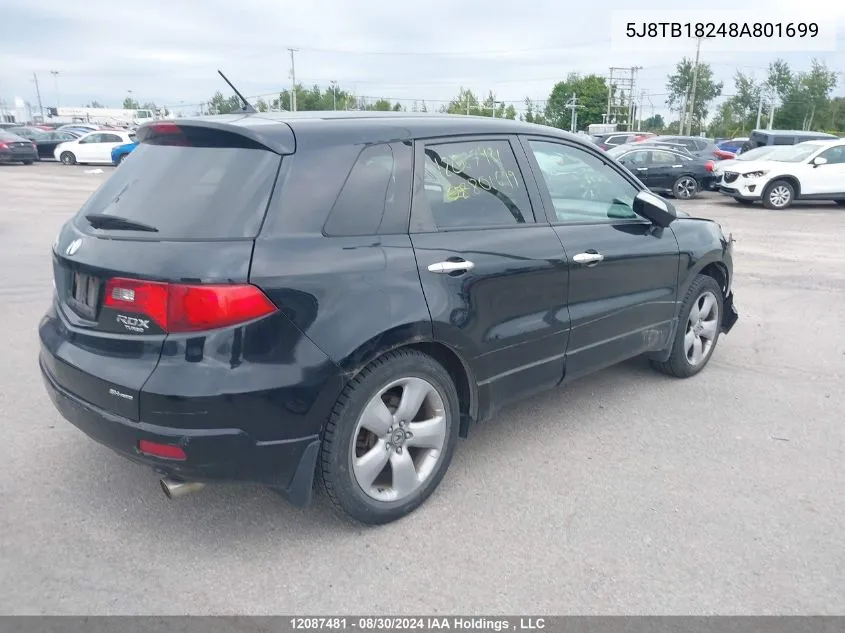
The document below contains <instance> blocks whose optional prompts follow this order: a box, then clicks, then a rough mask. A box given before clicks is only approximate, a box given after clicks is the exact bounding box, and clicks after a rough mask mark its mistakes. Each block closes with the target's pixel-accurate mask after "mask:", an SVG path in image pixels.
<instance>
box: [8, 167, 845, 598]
mask: <svg viewBox="0 0 845 633" xmlns="http://www.w3.org/2000/svg"><path fill="white" fill-rule="evenodd" d="M97 170H101V171H100V172H99V173H89V172H92V171H94V172H96V171H97ZM110 171H111V168H110V167H102V168H98V167H83V166H76V167H63V166H61V165H58V164H49V163H41V164H36V165H32V166H27V167H25V166H0V271H2V272H0V278H2V283H0V300H2V306H3V309H2V310H0V323H2V327H0V332H2V349H3V358H2V367H0V372H2V373H0V416H2V419H1V420H0V424H1V425H2V430H3V440H2V442H0V461H2V467H0V613H3V614H142V613H147V614H182V613H190V614H210V613H213V614H262V615H264V614H281V613H310V614H316V613H320V614H329V613H349V614H362V613H364V614H366V613H381V614H388V613H394V614H407V613H417V614H419V613H438V614H450V613H451V614H454V613H488V614H493V613H499V614H508V613H510V614H515V613H530V614H538V615H539V614H552V613H559V614H575V613H577V614H588V613H589V614H592V613H602V614H642V613H647V614H712V613H718V614H740V613H743V614H811V613H812V614H843V613H845V548H843V546H842V544H843V543H845V522H843V517H845V468H843V464H845V424H843V420H845V414H843V412H845V389H843V387H842V386H843V380H845V327H843V324H845V320H843V315H845V209H842V208H840V207H836V206H835V205H833V204H816V205H805V204H799V205H798V206H796V207H794V208H793V209H790V210H788V211H782V212H775V211H766V210H763V209H762V208H760V207H756V206H755V207H753V208H751V209H749V208H745V207H741V206H740V205H737V204H736V203H734V202H732V201H729V200H723V199H721V197H720V196H718V195H717V194H705V195H704V196H703V197H702V198H701V199H698V200H695V201H692V202H688V203H683V204H681V205H679V206H681V207H682V208H684V209H685V210H687V211H689V212H691V213H693V214H696V215H703V216H706V217H712V218H715V219H718V220H719V221H720V222H722V223H723V225H724V226H725V228H726V229H727V230H730V231H732V232H733V234H734V236H735V237H736V239H737V243H736V245H735V248H736V255H735V268H736V281H735V284H734V287H735V292H736V301H737V307H738V309H739V311H740V321H739V322H738V324H737V325H736V327H735V328H734V330H733V331H732V332H731V334H730V335H729V336H727V337H726V338H722V339H721V341H720V343H719V348H718V349H717V350H716V352H715V356H714V358H713V360H712V361H711V363H710V365H709V366H708V367H707V369H706V370H705V371H704V372H703V373H702V374H700V375H699V376H697V377H695V378H693V379H690V380H686V381H683V380H674V379H670V378H667V377H665V376H662V375H659V374H657V373H655V372H653V371H652V370H651V369H650V368H649V367H648V365H647V364H646V363H644V362H642V361H640V360H636V361H632V362H628V363H625V364H623V365H620V366H618V367H614V368H611V369H608V370H606V371H603V372H601V373H599V374H597V375H595V376H592V377H588V378H585V379H582V380H581V381H579V382H577V383H574V384H573V385H571V386H570V387H568V388H566V389H562V390H559V391H556V392H552V393H547V394H545V395H542V396H540V397H538V398H534V399H532V400H530V401H527V402H524V403H522V404H520V405H517V406H514V407H511V408H509V409H507V410H506V411H505V412H503V413H502V414H500V415H499V416H498V417H497V418H496V419H494V420H492V421H491V422H489V423H488V424H486V425H483V426H479V427H476V428H474V429H473V430H472V431H471V433H470V437H469V439H468V440H463V441H462V442H461V443H460V445H459V447H458V451H457V453H456V456H455V459H454V461H453V463H452V467H451V469H450V471H449V473H448V474H447V476H446V478H445V480H444V481H443V483H442V485H441V487H440V489H439V491H438V492H436V493H435V495H434V496H433V497H432V498H431V499H430V500H429V501H428V503H426V504H425V505H424V506H423V507H422V508H420V510H418V511H417V512H415V513H413V514H412V515H410V516H409V517H407V518H406V519H405V520H402V521H399V522H397V523H394V524H391V525H388V526H386V527H381V528H371V529H365V528H358V527H351V526H349V525H347V524H346V523H344V522H343V521H342V520H340V519H338V518H336V517H335V515H334V514H333V513H332V512H331V510H330V509H329V507H328V503H327V501H326V500H325V499H323V498H322V497H318V498H317V500H316V504H315V506H314V507H312V508H310V509H308V510H297V509H294V508H292V507H290V506H289V505H287V504H285V503H284V502H283V501H281V500H280V499H279V498H278V497H276V496H275V495H274V494H272V493H270V492H268V491H265V490H263V489H262V488H258V487H247V488H240V487H235V486H225V487H216V488H206V489H205V490H204V491H202V492H201V493H199V494H196V495H192V496H189V497H186V498H184V499H181V500H178V501H168V500H167V499H166V498H165V497H164V495H163V494H162V492H161V490H160V488H159V486H158V480H157V478H156V476H155V475H154V473H153V472H152V471H150V470H148V469H146V468H143V467H141V466H137V465H134V464H132V463H129V462H127V461H125V460H123V459H122V458H120V457H118V456H116V455H114V454H112V453H111V452H110V451H109V450H108V449H106V448H103V447H101V446H98V445H96V444H95V443H93V442H92V441H90V440H89V439H87V438H86V437H85V436H84V435H83V434H82V433H81V432H79V431H77V430H76V429H75V428H74V427H72V426H71V425H70V424H69V423H67V422H65V421H64V420H62V419H61V418H60V417H59V415H58V414H57V413H56V412H55V410H54V409H53V406H52V405H51V403H50V401H49V400H48V398H47V396H46V394H45V392H44V390H43V388H42V385H41V379H40V376H39V373H38V367H37V334H36V326H37V323H38V320H39V318H40V317H41V315H42V313H43V312H44V310H45V308H46V306H47V304H48V301H49V300H50V295H51V267H50V244H51V243H52V240H53V238H54V236H55V234H56V232H57V231H58V229H59V227H60V225H61V224H62V223H63V222H64V221H65V220H66V219H68V218H69V217H70V216H71V215H72V214H73V213H74V212H75V211H76V210H77V209H78V208H79V206H80V205H81V204H82V202H84V200H85V199H86V198H87V196H88V195H89V194H90V193H91V192H92V191H93V190H94V189H95V188H96V187H97V186H98V184H99V183H100V182H102V181H103V180H104V179H105V178H106V177H107V176H108V175H109V172H110Z"/></svg>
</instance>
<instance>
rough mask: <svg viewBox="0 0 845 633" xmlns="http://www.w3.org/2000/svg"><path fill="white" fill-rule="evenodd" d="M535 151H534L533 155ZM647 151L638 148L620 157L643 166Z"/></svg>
mask: <svg viewBox="0 0 845 633" xmlns="http://www.w3.org/2000/svg"><path fill="white" fill-rule="evenodd" d="M536 154H537V153H536V152H535V155H536ZM648 155H649V152H648V151H646V150H639V151H636V152H628V153H627V154H625V155H624V156H623V157H622V163H623V164H624V165H633V166H634V167H643V166H644V165H647V164H648V160H649V159H648Z"/></svg>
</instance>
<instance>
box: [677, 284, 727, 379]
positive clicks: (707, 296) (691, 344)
mask: <svg viewBox="0 0 845 633" xmlns="http://www.w3.org/2000/svg"><path fill="white" fill-rule="evenodd" d="M718 333H719V302H718V301H717V300H716V296H715V295H714V294H713V293H712V292H710V291H709V290H708V291H707V292H704V293H702V294H701V295H699V297H698V299H696V300H695V301H694V302H693V304H692V309H691V310H690V313H689V317H687V328H686V332H685V334H684V351H685V352H686V356H687V362H688V363H689V364H690V365H692V366H693V367H697V366H698V365H700V364H702V363H703V362H704V361H706V360H707V357H708V356H709V355H710V352H711V351H712V350H713V344H714V343H715V342H716V336H717V334H718Z"/></svg>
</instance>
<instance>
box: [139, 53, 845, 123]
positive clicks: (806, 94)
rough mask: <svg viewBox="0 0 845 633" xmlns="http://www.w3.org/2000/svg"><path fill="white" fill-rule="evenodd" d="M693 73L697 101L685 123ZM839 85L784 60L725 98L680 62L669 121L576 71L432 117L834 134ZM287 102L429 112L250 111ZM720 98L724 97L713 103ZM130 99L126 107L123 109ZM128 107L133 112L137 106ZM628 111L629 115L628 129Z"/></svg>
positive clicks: (221, 107)
mask: <svg viewBox="0 0 845 633" xmlns="http://www.w3.org/2000/svg"><path fill="white" fill-rule="evenodd" d="M695 74H697V80H696V86H695V99H694V101H693V103H692V108H691V119H689V118H688V117H689V113H690V108H689V103H690V101H692V99H691V93H692V92H693V90H692V87H693V77H694V75H695ZM837 83H838V73H836V72H835V71H833V70H830V69H829V68H828V67H827V66H826V64H824V63H823V62H820V61H818V60H816V59H813V60H812V62H811V65H810V69H809V70H807V71H803V72H799V71H795V70H793V69H792V68H791V67H790V66H789V64H788V63H787V62H785V61H784V60H782V59H776V60H775V61H773V62H771V63H770V64H769V66H768V70H767V73H766V76H765V78H764V79H762V80H757V79H755V78H754V77H752V76H750V75H748V74H746V73H743V72H742V71H739V70H738V71H737V72H736V74H735V75H734V77H733V84H734V85H733V90H732V92H731V93H727V92H726V89H725V85H724V82H721V81H716V80H715V77H714V74H713V69H712V68H711V66H710V65H709V64H707V63H703V62H702V63H699V64H698V72H697V73H696V72H695V63H694V61H693V60H692V59H689V58H686V57H685V58H683V59H682V60H681V61H679V62H678V63H677V64H676V65H675V68H674V70H673V72H672V73H671V74H670V75H669V76H668V77H667V79H666V93H665V95H661V96H663V97H664V101H665V104H666V105H667V106H668V107H669V109H670V112H672V116H670V117H669V120H666V119H665V118H664V117H663V116H662V115H660V114H656V115H652V116H648V117H645V116H644V114H645V112H643V111H641V110H646V109H647V108H653V102H652V103H651V104H646V103H644V102H643V99H641V98H640V97H638V95H631V94H625V93H624V92H623V91H620V92H619V93H618V94H617V93H615V92H614V94H612V95H610V92H611V90H613V88H612V87H611V86H610V85H608V81H607V79H606V78H605V77H603V76H601V75H597V74H586V75H585V74H580V73H570V74H569V75H568V76H567V77H566V79H564V80H563V81H559V82H557V83H556V84H555V85H554V86H553V87H552V90H551V92H550V93H549V96H548V99H547V100H546V101H545V103H544V104H542V105H541V104H539V103H536V102H534V101H532V100H531V99H529V98H526V99H525V102H524V109H523V112H522V113H517V111H516V108H514V106H513V105H511V104H506V103H504V102H502V101H500V100H499V99H498V98H497V97H496V95H495V93H494V92H492V91H490V92H488V93H487V95H486V96H482V95H478V94H475V93H474V92H473V91H472V90H469V89H466V88H461V89H460V90H459V91H458V94H457V95H456V96H455V97H454V98H453V99H451V100H450V101H449V102H448V103H447V104H444V105H441V106H440V107H439V108H437V109H436V110H435V111H438V112H445V113H450V114H470V115H474V116H488V117H498V118H505V119H516V118H519V119H521V120H524V121H528V122H530V123H540V124H544V125H550V126H553V127H558V128H562V129H569V127H570V122H571V110H570V108H569V107H567V106H568V104H569V103H570V99H571V97H572V95H573V94H574V95H576V97H577V104H578V128H579V129H582V130H584V129H586V128H587V126H588V125H590V124H593V123H604V122H605V121H606V112H607V105H608V98H609V96H612V100H613V102H614V103H615V104H617V106H618V107H617V108H615V110H616V111H618V112H623V114H621V115H618V116H616V118H615V122H616V123H618V124H621V126H620V129H633V128H634V127H637V126H639V127H641V128H642V130H643V131H650V132H657V133H668V134H677V133H679V132H680V131H681V129H682V127H681V126H682V124H683V123H684V122H685V121H688V123H689V127H690V130H691V133H692V134H701V133H705V134H708V135H709V136H719V137H732V136H740V135H743V134H747V133H748V132H750V131H751V130H753V129H754V128H755V127H757V120H758V113H759V119H760V127H767V126H768V123H769V119H770V118H771V120H772V123H773V127H774V128H775V129H799V130H809V129H812V130H819V131H828V132H834V133H839V132H842V131H845V98H843V97H835V98H833V97H831V94H832V93H833V90H834V89H835V88H836V86H837ZM292 96H293V101H294V103H295V106H296V110H306V111H307V110H312V111H315V110H378V111H413V112H429V111H431V110H430V108H429V107H428V106H427V104H426V102H425V101H415V102H413V104H412V105H410V106H409V105H402V104H400V103H398V102H391V101H390V100H388V99H370V98H366V97H360V96H356V95H354V94H352V93H350V92H349V91H346V90H343V89H341V88H339V87H338V86H337V84H332V85H331V86H330V87H329V88H322V87H320V86H318V85H314V86H312V87H311V88H306V87H304V86H302V85H297V86H296V87H295V89H294V92H293V95H292V93H291V91H290V90H282V91H281V92H280V93H279V94H278V96H277V97H274V98H272V99H270V100H269V101H268V100H265V99H263V98H260V99H258V100H256V101H255V103H253V106H254V107H255V109H256V110H258V111H260V112H267V111H279V110H292V109H293V108H292V105H293V104H292V103H291V97H292ZM720 97H725V98H724V100H723V101H721V102H720V103H718V104H714V102H716V101H717V99H719V98H720ZM129 101H131V100H130V99H127V100H126V102H124V107H127V103H128V102H129ZM133 103H136V106H135V107H137V102H133ZM626 104H627V107H626ZM149 105H154V104H145V105H144V107H147V106H149ZM240 109H241V103H240V100H239V99H238V97H237V96H235V95H231V96H229V97H226V96H225V95H224V94H223V93H222V92H220V91H218V92H216V93H215V94H214V96H212V98H211V99H209V100H208V102H207V103H205V104H203V107H202V108H201V111H202V113H205V114H226V113H229V112H237V111H239V110H240ZM628 113H631V114H632V115H633V118H632V120H631V122H630V125H629V121H628ZM684 113H686V114H684ZM682 114H683V116H682ZM682 119H683V120H682Z"/></svg>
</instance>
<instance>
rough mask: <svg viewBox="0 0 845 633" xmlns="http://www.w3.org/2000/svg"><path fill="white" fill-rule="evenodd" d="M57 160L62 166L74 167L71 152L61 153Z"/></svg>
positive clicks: (74, 159) (73, 158)
mask: <svg viewBox="0 0 845 633" xmlns="http://www.w3.org/2000/svg"><path fill="white" fill-rule="evenodd" d="M59 160H60V161H62V165H76V156H74V154H73V152H62V154H61V156H59Z"/></svg>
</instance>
